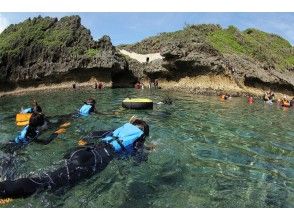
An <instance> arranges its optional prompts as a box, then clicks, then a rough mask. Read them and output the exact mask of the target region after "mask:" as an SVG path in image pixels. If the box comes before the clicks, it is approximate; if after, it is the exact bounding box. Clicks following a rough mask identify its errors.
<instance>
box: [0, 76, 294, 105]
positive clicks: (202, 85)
mask: <svg viewBox="0 0 294 220" xmlns="http://www.w3.org/2000/svg"><path fill="white" fill-rule="evenodd" d="M193 82H196V83H193ZM95 83H98V81H97V80H95V79H92V80H89V81H87V82H82V83H80V82H76V81H71V82H66V83H60V84H51V85H39V86H37V87H28V88H21V87H19V88H17V89H15V90H13V91H8V92H0V98H1V97H5V96H22V95H24V94H30V93H35V92H38V91H42V92H45V91H57V90H71V91H77V92H78V91H80V90H85V89H86V90H94V89H95V87H94V86H95ZM141 83H143V85H144V89H149V88H148V86H149V81H147V80H142V81H141ZM73 84H75V85H76V89H73V88H72V86H73ZM226 85H229V86H228V87H226ZM159 86H160V89H161V90H164V91H167V92H168V91H177V92H183V93H188V94H195V95H206V96H220V95H221V94H224V93H228V94H230V95H231V96H233V97H246V96H249V95H250V96H253V97H255V98H262V96H263V95H264V93H265V92H266V90H261V89H257V88H251V87H248V88H245V89H240V88H239V87H238V86H237V85H236V84H234V83H233V82H230V79H229V78H226V77H222V76H210V77H203V76H202V77H198V78H189V77H186V78H183V79H181V80H180V81H178V82H176V81H167V80H165V79H161V80H159ZM103 88H112V84H111V82H103ZM152 89H154V88H152ZM275 94H276V98H278V99H279V98H282V97H283V96H289V98H290V97H291V96H290V95H289V94H285V93H279V92H276V93H275Z"/></svg>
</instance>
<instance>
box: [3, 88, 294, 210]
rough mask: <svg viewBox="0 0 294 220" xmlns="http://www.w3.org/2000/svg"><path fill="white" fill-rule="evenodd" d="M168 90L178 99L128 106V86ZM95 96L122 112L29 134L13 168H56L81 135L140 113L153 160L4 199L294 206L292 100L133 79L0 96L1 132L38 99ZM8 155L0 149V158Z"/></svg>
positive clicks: (59, 105)
mask: <svg viewBox="0 0 294 220" xmlns="http://www.w3.org/2000/svg"><path fill="white" fill-rule="evenodd" d="M167 94H169V95H170V96H171V97H172V98H173V99H174V104H173V105H171V106H155V108H154V109H153V110H142V111H135V110H125V109H123V108H122V107H121V101H122V100H123V99H124V98H125V97H126V96H127V95H131V96H134V97H149V98H152V99H153V100H154V101H155V102H158V101H160V100H161V99H162V98H163V97H164V96H165V95H167ZM88 97H94V98H95V99H96V100H97V101H98V105H97V107H98V109H99V110H100V111H101V112H105V113H114V112H115V115H111V114H109V115H95V116H91V117H88V118H80V119H77V120H75V121H72V124H71V126H70V127H69V129H68V130H67V132H66V133H65V134H63V135H60V136H59V137H58V138H57V139H56V140H54V141H53V142H52V143H51V144H50V145H47V146H42V145H39V144H36V143H32V144H30V145H29V146H28V147H27V148H26V149H24V150H22V151H20V152H18V153H17V155H16V156H15V158H14V160H13V164H12V167H13V168H11V169H10V170H6V171H5V172H6V174H7V175H10V176H14V177H19V176H21V175H27V174H29V173H30V172H34V173H37V172H41V171H43V170H48V169H53V168H54V167H56V166H58V164H59V161H61V158H62V156H63V154H64V153H65V152H66V150H67V149H70V148H71V147H73V146H75V145H76V143H77V141H78V140H79V138H80V137H82V136H84V135H85V134H87V133H88V132H90V131H92V130H100V129H101V130H102V129H111V128H116V127H118V126H120V125H121V124H123V123H125V122H126V121H128V119H129V118H130V117H131V116H132V115H134V114H136V115H137V116H139V117H142V118H143V119H144V120H146V121H147V122H148V123H149V125H150V129H151V134H150V137H149V138H148V140H147V144H149V145H151V144H153V145H155V146H156V147H155V150H154V151H152V152H151V153H150V155H149V160H148V162H147V163H143V164H141V165H140V166H133V163H132V161H131V160H130V161H112V162H111V163H110V165H109V166H108V167H107V168H106V169H105V170H104V171H102V172H101V173H99V174H97V175H95V176H93V177H92V178H91V179H89V180H85V181H82V182H81V183H79V184H78V185H76V186H75V187H73V188H70V189H65V190H60V191H58V192H55V193H51V192H40V193H37V194H35V195H33V196H32V197H29V198H26V199H17V200H14V201H13V202H12V203H10V204H9V205H7V207H294V151H293V150H294V117H293V116H294V109H283V108H279V107H277V106H276V105H272V106H269V105H265V104H264V103H263V102H262V101H257V102H256V103H254V104H253V105H249V104H247V102H246V99H245V98H233V99H232V100H230V101H226V102H222V101H220V100H219V99H218V98H217V97H206V96H196V95H187V94H183V93H179V92H174V93H173V92H169V93H167V92H164V91H149V90H144V91H137V90H133V89H113V90H111V89H105V90H102V91H94V90H85V91H82V90H78V91H63V90H60V91H57V92H38V93H32V94H29V95H23V96H18V97H2V98H0V142H5V141H7V140H9V139H11V138H13V137H14V136H15V134H16V133H17V131H19V128H17V127H16V126H15V124H14V119H5V117H6V116H9V115H11V113H16V112H18V111H19V109H20V107H21V106H24V107H26V106H28V105H29V103H30V100H31V99H33V98H35V99H37V100H38V101H39V103H40V104H41V106H42V107H43V110H44V112H45V113H46V115H48V116H54V115H61V114H64V113H69V112H73V111H74V110H75V109H77V108H78V107H80V106H81V104H82V101H83V100H85V99H86V98H88ZM49 134H50V132H48V133H45V134H44V137H45V136H46V135H49ZM4 157H5V155H3V153H1V152H0V158H1V160H2V161H4ZM2 172H4V171H2Z"/></svg>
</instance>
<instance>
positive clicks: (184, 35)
mask: <svg viewBox="0 0 294 220" xmlns="http://www.w3.org/2000/svg"><path fill="white" fill-rule="evenodd" d="M252 34H253V36H251V35H252ZM266 42H268V43H266ZM119 48H120V49H125V50H128V51H131V52H136V53H140V54H150V53H158V52H159V53H160V55H161V56H163V59H161V60H154V61H152V62H149V63H143V64H141V66H140V64H137V66H136V69H134V70H133V72H134V74H136V72H137V71H139V72H140V73H141V72H143V73H144V75H145V76H146V77H149V78H165V79H168V80H179V79H181V78H184V77H186V76H199V75H225V76H229V77H230V78H231V79H233V80H234V81H235V82H236V83H237V84H238V85H239V87H240V88H243V87H245V86H249V87H255V88H262V89H269V88H271V89H274V90H275V91H280V92H286V93H289V94H292V95H294V72H293V69H294V64H291V63H290V62H291V61H290V60H292V59H293V51H294V49H293V47H292V46H291V45H290V44H289V42H287V41H286V40H285V39H282V38H281V37H279V36H276V35H273V34H268V33H265V32H261V31H258V30H246V31H243V32H241V31H239V30H237V29H236V28H234V27H230V28H228V29H222V28H221V27H220V26H218V25H192V26H189V27H187V28H184V29H183V30H180V31H176V32H172V33H162V34H160V35H157V36H154V37H150V38H147V39H144V40H143V41H141V42H138V43H136V44H131V45H121V46H119ZM267 51H270V52H267Z"/></svg>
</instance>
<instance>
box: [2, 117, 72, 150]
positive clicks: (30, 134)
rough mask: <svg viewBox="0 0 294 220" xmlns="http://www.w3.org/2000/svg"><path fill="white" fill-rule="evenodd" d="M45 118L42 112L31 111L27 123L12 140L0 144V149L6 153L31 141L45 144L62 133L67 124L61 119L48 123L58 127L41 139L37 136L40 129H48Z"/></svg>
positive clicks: (40, 131)
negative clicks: (54, 122) (62, 122)
mask: <svg viewBox="0 0 294 220" xmlns="http://www.w3.org/2000/svg"><path fill="white" fill-rule="evenodd" d="M47 122H48V121H47V119H46V118H45V116H44V114H42V113H36V112H34V113H32V115H31V117H30V120H29V124H28V125H27V126H25V127H24V128H23V129H22V130H21V132H20V133H19V134H18V135H17V136H16V137H15V139H14V140H11V141H9V142H8V143H5V144H3V145H1V149H2V150H3V151H5V152H7V153H13V152H14V151H16V150H19V149H21V148H23V147H25V146H27V145H28V144H29V143H31V142H33V141H34V142H37V143H40V144H44V145H47V144H49V143H50V142H51V141H52V140H54V139H55V138H56V137H57V136H58V135H59V134H61V133H63V132H64V131H65V128H66V127H67V126H68V125H69V123H67V124H63V125H60V126H58V125H59V124H61V121H58V122H57V123H56V124H53V123H49V125H50V127H51V126H52V127H54V126H55V127H58V129H57V130H56V131H55V132H54V133H53V134H51V135H50V137H49V138H47V139H45V140H42V139H39V138H38V137H39V136H40V134H41V133H42V131H44V130H47V129H48V123H47Z"/></svg>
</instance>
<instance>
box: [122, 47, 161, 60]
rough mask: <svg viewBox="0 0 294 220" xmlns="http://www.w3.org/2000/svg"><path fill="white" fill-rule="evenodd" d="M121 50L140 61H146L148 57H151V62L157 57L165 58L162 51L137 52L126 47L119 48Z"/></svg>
mask: <svg viewBox="0 0 294 220" xmlns="http://www.w3.org/2000/svg"><path fill="white" fill-rule="evenodd" d="M119 52H121V53H122V54H124V55H127V56H129V57H130V58H132V59H135V60H137V61H138V62H140V63H145V62H146V60H147V58H148V57H149V62H151V61H153V60H157V59H163V56H161V55H160V53H149V54H139V53H135V52H129V51H126V50H124V49H122V50H119Z"/></svg>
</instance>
